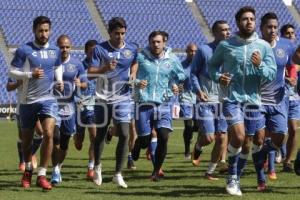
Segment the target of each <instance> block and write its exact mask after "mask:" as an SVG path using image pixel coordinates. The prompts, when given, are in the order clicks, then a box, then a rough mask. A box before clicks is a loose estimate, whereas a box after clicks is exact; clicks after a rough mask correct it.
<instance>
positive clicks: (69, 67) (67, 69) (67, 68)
mask: <svg viewBox="0 0 300 200" xmlns="http://www.w3.org/2000/svg"><path fill="white" fill-rule="evenodd" d="M66 71H67V72H74V71H76V66H75V65H73V64H68V65H67V66H66Z"/></svg>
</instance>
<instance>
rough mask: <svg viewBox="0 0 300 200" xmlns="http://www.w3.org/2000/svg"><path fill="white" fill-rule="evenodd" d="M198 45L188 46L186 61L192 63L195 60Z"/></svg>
mask: <svg viewBox="0 0 300 200" xmlns="http://www.w3.org/2000/svg"><path fill="white" fill-rule="evenodd" d="M197 49H198V48H197V45H196V44H194V43H189V44H188V45H187V46H186V50H185V52H186V59H187V60H188V61H189V62H192V60H193V57H194V56H195V55H196V51H197Z"/></svg>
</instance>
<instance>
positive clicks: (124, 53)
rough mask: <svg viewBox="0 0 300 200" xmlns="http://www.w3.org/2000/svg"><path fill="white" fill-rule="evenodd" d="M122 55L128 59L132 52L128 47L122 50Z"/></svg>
mask: <svg viewBox="0 0 300 200" xmlns="http://www.w3.org/2000/svg"><path fill="white" fill-rule="evenodd" d="M123 55H124V57H125V58H127V59H129V58H131V57H132V52H131V51H130V50H129V49H126V50H125V51H124V52H123Z"/></svg>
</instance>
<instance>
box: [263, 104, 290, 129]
mask: <svg viewBox="0 0 300 200" xmlns="http://www.w3.org/2000/svg"><path fill="white" fill-rule="evenodd" d="M286 110H287V109H286V104H285V102H284V101H282V102H281V103H280V104H278V105H263V106H262V115H263V117H262V120H260V125H259V126H258V130H259V128H260V127H264V126H266V129H267V130H268V131H269V132H272V133H278V134H286V133H287V131H288V127H287V113H286Z"/></svg>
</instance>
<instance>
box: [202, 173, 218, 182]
mask: <svg viewBox="0 0 300 200" xmlns="http://www.w3.org/2000/svg"><path fill="white" fill-rule="evenodd" d="M205 178H206V179H208V180H210V181H217V180H219V178H218V177H216V176H214V175H213V174H209V173H205Z"/></svg>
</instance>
